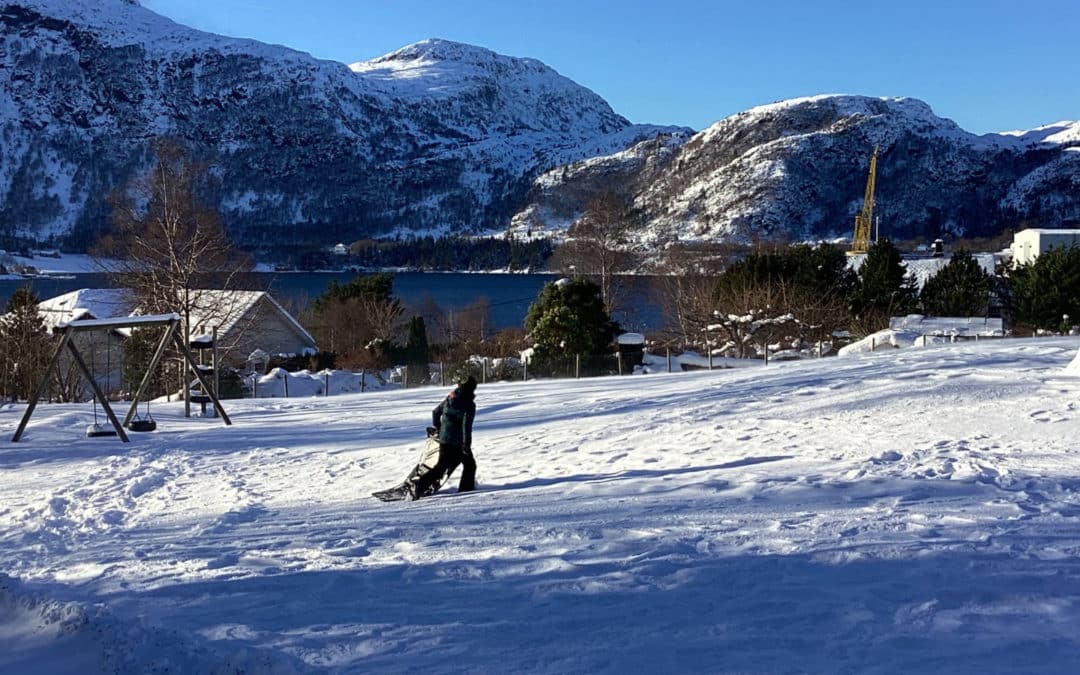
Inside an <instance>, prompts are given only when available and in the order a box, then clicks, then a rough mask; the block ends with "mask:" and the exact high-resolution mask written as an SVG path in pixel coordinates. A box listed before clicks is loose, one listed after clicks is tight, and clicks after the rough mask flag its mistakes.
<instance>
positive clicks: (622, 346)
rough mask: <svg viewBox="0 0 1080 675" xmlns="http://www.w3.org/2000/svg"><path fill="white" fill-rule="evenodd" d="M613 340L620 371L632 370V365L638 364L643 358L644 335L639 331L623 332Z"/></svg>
mask: <svg viewBox="0 0 1080 675" xmlns="http://www.w3.org/2000/svg"><path fill="white" fill-rule="evenodd" d="M615 340H616V343H617V345H618V353H619V362H620V363H621V364H622V371H623V372H624V373H625V372H633V370H634V366H640V365H641V364H642V363H643V362H644V360H645V336H644V335H642V334H641V333H623V334H622V335H620V336H618V337H617V338H615Z"/></svg>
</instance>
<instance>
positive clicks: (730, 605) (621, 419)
mask: <svg viewBox="0 0 1080 675" xmlns="http://www.w3.org/2000/svg"><path fill="white" fill-rule="evenodd" d="M1078 348H1080V340H1078V339H1077V338H1044V339H1038V340H1002V341H980V342H978V343H958V344H950V345H940V346H933V347H928V348H925V349H905V350H896V351H889V352H877V353H873V354H857V355H853V356H850V357H844V358H829V359H822V360H817V361H806V362H794V363H780V364H773V365H770V366H768V367H767V368H753V369H736V370H725V371H713V372H696V373H686V374H671V375H668V374H653V375H645V376H632V377H624V378H602V379H591V380H581V381H554V382H531V383H527V384H520V383H518V384H501V385H489V386H483V385H482V386H481V387H480V389H479V391H478V399H477V401H478V405H479V407H480V412H479V416H478V421H477V426H476V434H475V444H474V445H475V451H476V455H477V459H478V462H479V467H480V468H479V473H478V480H479V484H480V490H479V491H477V492H475V493H470V494H462V495H457V494H455V491H454V490H453V489H449V490H445V491H444V492H443V493H441V494H440V495H437V496H435V497H433V498H431V499H428V500H424V501H420V502H415V503H411V502H401V503H390V504H384V503H381V502H378V501H376V500H375V499H373V498H371V497H370V496H369V493H370V492H371V491H373V490H376V489H379V488H383V487H387V486H390V485H392V484H395V483H397V482H398V481H400V480H401V479H402V478H403V477H404V475H405V474H406V473H407V472H408V470H409V469H410V468H411V466H412V464H413V462H414V461H415V460H416V457H417V454H418V452H419V449H420V445H421V440H422V435H423V428H424V426H425V425H426V424H427V423H428V422H429V411H430V410H431V408H432V407H433V406H434V405H435V404H436V403H437V402H438V400H439V398H440V397H441V396H442V394H443V393H444V392H445V390H444V389H439V388H431V389H425V390H410V391H390V390H382V391H377V392H371V393H365V394H349V395H343V396H337V397H330V398H304V399H289V400H282V399H262V400H248V401H236V402H231V403H230V404H229V406H228V409H229V411H230V415H231V416H232V418H233V421H234V425H233V426H231V427H225V426H224V425H223V424H222V423H221V422H220V420H215V419H201V418H196V419H190V420H185V419H183V418H182V417H180V416H179V414H178V413H179V410H180V408H179V405H178V404H162V405H158V406H156V407H155V409H154V415H155V417H156V418H157V420H158V423H159V430H158V431H157V432H155V433H152V434H144V435H136V434H132V443H130V444H128V445H125V444H122V443H120V442H119V440H117V439H115V438H114V439H93V440H91V439H87V438H85V437H84V436H83V430H84V428H85V427H86V425H87V424H88V423H89V422H90V421H91V410H90V407H89V405H43V406H41V407H39V408H38V410H37V412H35V415H34V417H33V420H32V421H31V424H30V426H29V428H28V430H27V432H26V435H25V436H24V439H23V440H22V441H20V442H19V443H10V442H9V441H10V438H11V435H12V433H13V432H14V430H15V427H16V425H17V424H18V421H19V418H20V416H21V415H22V412H23V410H24V406H22V405H4V406H2V407H0V435H2V436H0V438H2V441H0V570H2V571H3V573H4V576H0V672H2V673H31V672H32V673H44V674H50V673H94V672H109V673H113V672H122V673H147V672H155V673H165V672H168V673H226V672H228V673H234V672H244V673H263V672H271V673H290V672H333V673H361V672H364V673H367V672H406V671H408V672H422V673H428V672H434V673H453V672H461V673H464V672H470V673H473V672H482V673H517V672H528V673H632V672H633V673H683V672H694V673H706V672H707V673H727V672H738V673H775V672H810V673H838V672H850V673H912V672H917V673H939V672H948V673H958V672H959V673H1004V672H1009V673H1013V672H1024V673H1067V672H1076V668H1077V664H1078V663H1080V630H1078V628H1080V555H1078V554H1080V418H1078V406H1080V362H1078V363H1077V364H1073V365H1071V367H1070V364H1071V363H1072V362H1073V359H1074V356H1075V355H1076V354H1077V351H1078Z"/></svg>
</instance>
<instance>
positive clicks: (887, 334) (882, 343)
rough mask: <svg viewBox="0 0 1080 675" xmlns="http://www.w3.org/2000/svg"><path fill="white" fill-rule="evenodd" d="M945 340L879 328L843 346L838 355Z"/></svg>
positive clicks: (923, 345)
mask: <svg viewBox="0 0 1080 675" xmlns="http://www.w3.org/2000/svg"><path fill="white" fill-rule="evenodd" d="M945 341H946V340H945V339H943V338H936V337H933V336H928V335H920V334H919V333H916V332H913V331H907V330H894V329H892V328H886V329H885V330H879V331H878V332H876V333H872V334H870V335H867V336H866V337H864V338H863V339H861V340H859V341H858V342H852V343H851V344H849V345H845V346H843V347H841V348H840V349H839V350H838V351H837V355H838V356H847V355H849V354H862V353H865V352H873V351H877V350H879V349H886V348H890V347H891V348H894V349H902V348H904V347H925V346H926V345H928V344H934V343H938V342H945Z"/></svg>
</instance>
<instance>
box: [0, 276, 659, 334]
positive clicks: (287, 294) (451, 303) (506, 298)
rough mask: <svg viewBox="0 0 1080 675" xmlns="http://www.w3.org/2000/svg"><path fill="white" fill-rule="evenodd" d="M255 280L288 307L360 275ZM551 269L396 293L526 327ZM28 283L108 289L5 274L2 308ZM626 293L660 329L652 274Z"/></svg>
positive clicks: (637, 317)
mask: <svg viewBox="0 0 1080 675" xmlns="http://www.w3.org/2000/svg"><path fill="white" fill-rule="evenodd" d="M254 276H255V278H256V284H257V285H258V286H259V287H260V288H266V289H268V290H269V291H270V292H271V293H272V294H273V295H274V297H275V298H277V299H278V300H279V301H281V302H282V303H283V304H284V305H285V306H286V307H288V308H290V309H296V308H299V307H306V306H307V305H308V303H310V302H311V301H312V300H314V299H315V298H317V297H318V296H319V295H321V294H322V293H324V292H325V291H326V289H327V287H328V286H329V285H330V282H331V281H337V282H338V283H344V282H347V281H350V280H352V279H353V278H354V277H355V276H356V275H355V274H353V273H351V272H274V273H265V274H256V275H254ZM557 278H558V277H557V276H554V275H550V274H460V273H446V274H441V273H423V272H399V273H395V274H394V295H395V296H397V297H398V298H400V299H401V301H402V302H404V303H405V304H406V306H408V307H410V308H413V309H418V308H420V307H422V306H424V305H427V304H430V303H434V304H435V305H437V306H438V307H439V308H441V309H443V310H445V311H452V310H458V309H461V308H463V307H466V306H469V305H471V304H473V303H475V302H476V301H478V300H480V299H481V298H484V299H486V300H487V302H488V304H489V307H490V312H491V324H492V326H493V327H494V328H495V329H502V328H509V327H514V326H519V327H520V326H522V325H523V324H524V323H525V314H526V313H527V312H528V310H529V305H530V304H531V303H532V302H533V301H535V300H536V297H537V296H538V295H539V294H540V291H541V289H543V287H544V284H546V283H548V282H550V281H554V280H555V279H557ZM27 284H29V285H30V287H31V288H32V289H33V290H34V292H35V293H37V294H38V297H40V298H41V299H43V300H44V299H46V298H51V297H54V296H57V295H61V294H63V293H68V292H70V291H74V290H78V289H80V288H105V287H107V286H108V285H109V284H108V279H107V277H106V276H105V275H103V274H76V275H75V278H74V279H42V278H36V279H23V280H17V279H16V280H6V279H0V309H2V308H4V307H6V305H7V301H8V299H9V298H10V297H11V295H12V293H14V292H15V289H17V288H19V287H20V286H25V285H27ZM625 286H626V287H627V290H626V291H625V292H624V293H623V295H622V297H625V298H626V300H627V302H626V303H624V304H626V305H627V306H628V307H630V308H631V309H630V310H629V311H628V312H626V313H620V314H619V315H617V316H616V317H615V319H616V320H617V321H619V322H620V323H622V324H623V326H624V328H626V329H628V330H636V331H645V330H650V329H655V328H659V327H660V325H661V316H660V311H659V308H658V307H656V306H654V304H653V303H652V300H651V296H650V292H649V286H650V279H649V278H648V277H630V278H627V279H626V280H625Z"/></svg>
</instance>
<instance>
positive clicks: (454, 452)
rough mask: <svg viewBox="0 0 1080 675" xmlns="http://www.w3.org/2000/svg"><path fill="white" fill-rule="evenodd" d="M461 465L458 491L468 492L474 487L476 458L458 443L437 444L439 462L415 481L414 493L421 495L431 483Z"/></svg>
mask: <svg viewBox="0 0 1080 675" xmlns="http://www.w3.org/2000/svg"><path fill="white" fill-rule="evenodd" d="M458 464H460V465H461V480H460V481H459V482H458V492H468V491H470V490H474V489H476V460H475V459H473V456H472V453H471V452H465V450H464V449H463V448H462V447H461V446H460V445H451V444H449V443H443V444H442V445H440V446H439V462H438V463H437V464H436V465H435V466H434V468H432V469H431V471H428V472H427V473H425V474H424V475H423V476H420V480H418V481H417V482H416V494H418V495H422V494H424V493H425V492H427V489H428V488H429V487H431V484H432V483H434V482H435V481H436V480H440V479H442V477H443V476H445V475H447V474H449V473H450V472H451V471H453V470H454V469H456V468H457V465H458Z"/></svg>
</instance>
